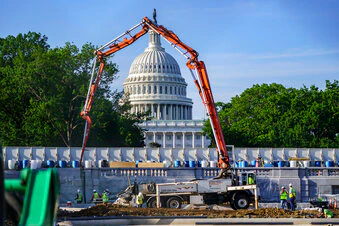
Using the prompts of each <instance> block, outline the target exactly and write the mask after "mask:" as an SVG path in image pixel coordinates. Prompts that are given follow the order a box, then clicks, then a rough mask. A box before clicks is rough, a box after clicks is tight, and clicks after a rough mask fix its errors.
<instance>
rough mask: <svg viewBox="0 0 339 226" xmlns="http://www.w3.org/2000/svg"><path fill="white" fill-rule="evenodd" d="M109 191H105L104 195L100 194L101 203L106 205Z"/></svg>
mask: <svg viewBox="0 0 339 226" xmlns="http://www.w3.org/2000/svg"><path fill="white" fill-rule="evenodd" d="M109 194H110V193H109V190H108V189H105V191H104V193H102V202H103V203H108V200H109Z"/></svg>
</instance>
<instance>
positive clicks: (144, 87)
mask: <svg viewBox="0 0 339 226" xmlns="http://www.w3.org/2000/svg"><path fill="white" fill-rule="evenodd" d="M145 93H146V86H143V87H142V94H145Z"/></svg>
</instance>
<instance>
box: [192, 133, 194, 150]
mask: <svg viewBox="0 0 339 226" xmlns="http://www.w3.org/2000/svg"><path fill="white" fill-rule="evenodd" d="M194 142H195V133H194V132H192V148H195V144H194Z"/></svg>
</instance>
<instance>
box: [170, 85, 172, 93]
mask: <svg viewBox="0 0 339 226" xmlns="http://www.w3.org/2000/svg"><path fill="white" fill-rule="evenodd" d="M170 94H172V86H171V87H170Z"/></svg>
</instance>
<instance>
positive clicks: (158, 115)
mask: <svg viewBox="0 0 339 226" xmlns="http://www.w3.org/2000/svg"><path fill="white" fill-rule="evenodd" d="M157 119H158V120H159V119H160V104H157Z"/></svg>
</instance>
